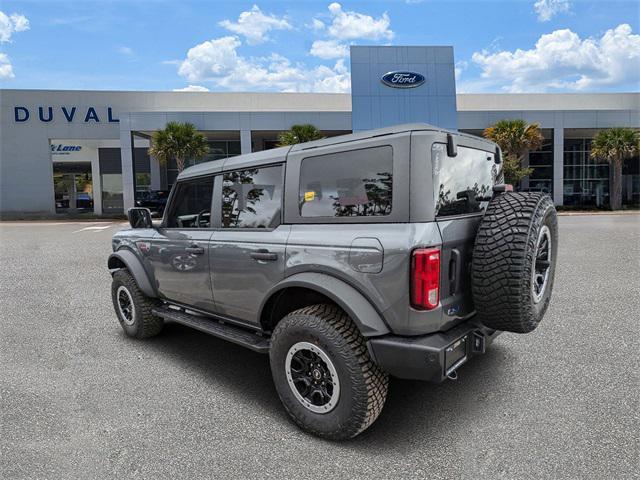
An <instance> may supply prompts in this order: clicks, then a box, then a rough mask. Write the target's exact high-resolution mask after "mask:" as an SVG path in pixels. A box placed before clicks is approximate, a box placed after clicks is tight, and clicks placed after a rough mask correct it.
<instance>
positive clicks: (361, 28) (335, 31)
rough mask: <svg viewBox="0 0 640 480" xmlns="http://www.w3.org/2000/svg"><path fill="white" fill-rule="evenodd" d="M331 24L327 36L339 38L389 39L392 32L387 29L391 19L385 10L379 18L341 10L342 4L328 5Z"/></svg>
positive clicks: (391, 36)
mask: <svg viewBox="0 0 640 480" xmlns="http://www.w3.org/2000/svg"><path fill="white" fill-rule="evenodd" d="M329 12H330V14H331V25H329V28H328V30H327V33H328V34H329V36H331V37H333V38H337V39H339V40H355V39H365V40H391V39H392V38H393V32H392V31H391V30H390V29H389V25H390V24H391V20H390V19H389V15H388V14H387V13H386V12H385V13H383V14H382V16H381V17H380V18H377V19H376V18H373V17H372V16H370V15H365V14H364V13H358V12H351V11H344V10H342V5H340V4H339V3H335V2H334V3H332V4H331V5H329Z"/></svg>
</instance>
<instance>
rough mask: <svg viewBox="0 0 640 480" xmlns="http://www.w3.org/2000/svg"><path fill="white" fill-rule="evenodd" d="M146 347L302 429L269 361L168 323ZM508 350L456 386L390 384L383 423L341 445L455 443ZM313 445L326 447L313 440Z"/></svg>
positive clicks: (490, 355) (490, 356)
mask: <svg viewBox="0 0 640 480" xmlns="http://www.w3.org/2000/svg"><path fill="white" fill-rule="evenodd" d="M147 345H149V346H150V348H153V349H157V350H159V351H161V352H162V355H163V356H165V357H167V358H170V361H172V362H173V361H175V362H180V363H181V364H182V365H181V366H182V367H184V368H185V369H186V370H191V371H194V374H201V375H202V377H203V378H206V379H208V381H209V382H210V383H211V384H212V385H213V384H215V385H216V388H219V387H220V384H223V385H224V387H225V388H226V389H228V391H231V392H233V393H234V394H235V395H236V396H237V399H236V401H237V402H239V403H243V402H244V403H246V404H247V405H248V406H249V408H254V407H253V406H254V405H256V404H257V405H259V406H258V407H256V408H260V409H261V410H260V411H259V412H256V415H267V416H268V417H269V419H270V420H269V421H275V422H278V423H279V424H280V425H281V426H284V428H290V429H297V427H296V426H295V425H294V424H293V422H292V421H290V420H289V418H288V416H287V414H286V412H285V411H284V408H283V406H282V404H281V403H280V400H279V398H278V394H277V393H276V390H275V387H274V386H273V382H272V379H271V370H270V367H269V358H268V356H266V355H262V354H258V353H255V352H252V351H250V350H247V349H245V348H243V347H240V346H238V345H234V344H231V343H229V342H226V341H224V340H220V339H218V338H215V337H212V336H209V335H206V334H203V333H201V332H198V331H195V330H192V329H191V328H188V327H184V326H182V325H179V324H174V323H167V324H166V325H165V329H164V331H163V332H162V334H161V335H160V336H158V337H156V338H154V339H151V340H150V341H148V342H147ZM506 350H508V349H506V348H505V347H504V346H501V345H500V341H499V340H498V341H497V342H496V343H495V344H493V345H492V346H491V347H490V348H489V349H488V350H487V353H486V354H485V355H480V356H477V357H474V358H473V360H472V361H470V362H469V363H468V364H467V365H464V366H463V367H461V368H460V371H459V372H460V373H459V379H458V380H457V381H446V382H444V383H443V384H430V383H426V382H420V381H410V380H401V379H397V378H392V379H390V385H389V396H388V398H387V402H386V405H385V407H384V409H383V411H382V414H381V415H380V417H379V418H378V420H377V421H376V422H375V423H374V424H373V425H372V426H371V427H370V428H369V429H368V430H366V431H365V432H363V433H362V434H360V435H359V436H358V437H356V438H355V439H353V440H350V441H347V442H342V443H339V444H337V445H341V446H343V447H344V448H347V449H352V450H356V451H358V450H362V451H365V450H366V451H367V452H369V453H375V452H376V451H378V450H379V451H380V452H381V453H382V452H386V453H389V451H390V450H395V449H397V450H398V451H403V452H407V451H410V450H414V449H420V450H425V451H426V449H427V448H428V447H429V444H430V443H432V442H443V441H446V440H445V439H450V438H451V436H452V435H454V433H453V432H454V431H458V430H464V429H465V428H467V425H468V423H469V418H470V417H471V416H473V411H474V404H476V403H477V402H481V401H483V397H485V394H486V392H488V391H490V390H491V389H492V388H493V383H494V382H497V380H495V376H496V375H499V374H500V371H501V370H502V366H501V365H502V364H503V362H504V361H505V357H506V356H508V353H507V351H506ZM492 379H494V380H492ZM454 436H455V435H454ZM309 439H310V440H317V441H319V442H323V440H321V439H315V438H314V437H312V436H309Z"/></svg>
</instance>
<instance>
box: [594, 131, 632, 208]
mask: <svg viewBox="0 0 640 480" xmlns="http://www.w3.org/2000/svg"><path fill="white" fill-rule="evenodd" d="M639 153H640V133H638V132H636V131H634V130H632V129H630V128H624V127H618V128H610V129H607V130H602V131H600V132H598V134H597V135H596V137H595V138H594V139H593V141H592V142H591V154H590V155H591V158H593V159H597V160H606V161H607V162H608V163H609V165H610V166H611V167H612V168H613V191H612V192H611V195H610V196H609V198H610V204H611V209H612V210H618V209H620V207H621V206H622V164H623V162H624V161H625V160H627V159H630V158H633V157H635V156H637V155H638V154H639Z"/></svg>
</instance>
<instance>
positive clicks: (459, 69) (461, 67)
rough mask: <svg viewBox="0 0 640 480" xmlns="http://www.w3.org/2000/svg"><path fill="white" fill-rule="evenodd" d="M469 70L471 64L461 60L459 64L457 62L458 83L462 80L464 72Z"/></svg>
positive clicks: (456, 74)
mask: <svg viewBox="0 0 640 480" xmlns="http://www.w3.org/2000/svg"><path fill="white" fill-rule="evenodd" d="M467 68H469V62H467V61H466V60H460V61H459V62H456V65H455V69H454V72H455V76H456V81H457V80H458V79H459V78H460V75H462V72H464V71H465V70H466V69H467Z"/></svg>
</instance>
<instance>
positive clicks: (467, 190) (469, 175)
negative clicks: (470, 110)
mask: <svg viewBox="0 0 640 480" xmlns="http://www.w3.org/2000/svg"><path fill="white" fill-rule="evenodd" d="M493 159H494V154H493V153H489V152H485V151H484V150H477V149H475V148H469V147H462V146H458V155H457V156H455V157H449V156H448V155H447V148H446V145H445V144H443V143H434V144H433V146H432V147H431V163H432V168H433V185H434V187H435V188H434V201H435V205H436V216H439V217H444V216H450V215H464V214H469V213H477V212H480V211H482V210H484V209H485V208H487V205H488V204H489V200H491V196H492V194H493V191H492V187H493V185H494V184H495V183H496V180H497V178H498V175H499V173H500V172H499V171H498V166H497V165H496V163H495V162H494V161H493Z"/></svg>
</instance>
